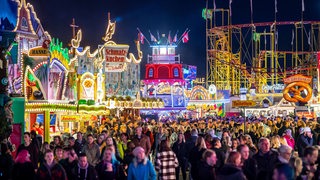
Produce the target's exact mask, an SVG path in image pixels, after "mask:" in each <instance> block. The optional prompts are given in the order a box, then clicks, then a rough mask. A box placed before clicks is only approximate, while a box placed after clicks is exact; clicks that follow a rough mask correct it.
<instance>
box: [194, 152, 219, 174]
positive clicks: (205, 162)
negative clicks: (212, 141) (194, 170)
mask: <svg viewBox="0 0 320 180" xmlns="http://www.w3.org/2000/svg"><path fill="white" fill-rule="evenodd" d="M216 162H217V156H216V153H215V152H214V151H213V150H211V149H207V150H206V151H205V152H203V154H202V161H200V163H199V170H198V178H199V180H202V179H210V180H215V179H216V173H215V170H214V166H215V164H216Z"/></svg>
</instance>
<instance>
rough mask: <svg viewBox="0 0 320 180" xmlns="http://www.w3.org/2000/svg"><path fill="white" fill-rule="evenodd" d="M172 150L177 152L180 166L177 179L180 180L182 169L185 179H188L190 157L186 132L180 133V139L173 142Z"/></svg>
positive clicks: (177, 170)
mask: <svg viewBox="0 0 320 180" xmlns="http://www.w3.org/2000/svg"><path fill="white" fill-rule="evenodd" d="M172 151H173V152H174V153H175V154H176V156H177V158H178V162H179V166H178V167H177V169H176V179H177V180H179V175H180V169H181V173H182V178H183V180H186V179H187V173H186V171H187V167H188V157H187V147H186V143H185V139H184V134H183V133H181V132H180V133H179V134H178V140H177V141H176V142H175V143H174V144H173V146H172Z"/></svg>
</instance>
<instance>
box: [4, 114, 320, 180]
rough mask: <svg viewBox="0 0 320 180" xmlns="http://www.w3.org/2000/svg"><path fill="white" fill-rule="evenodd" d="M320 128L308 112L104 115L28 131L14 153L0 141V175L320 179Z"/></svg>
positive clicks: (86, 178) (81, 178)
mask: <svg viewBox="0 0 320 180" xmlns="http://www.w3.org/2000/svg"><path fill="white" fill-rule="evenodd" d="M244 122H246V123H244ZM319 133H320V125H319V123H318V121H317V120H316V119H309V120H307V119H305V118H290V117H281V118H280V117H271V118H253V119H247V121H244V119H243V118H241V117H232V118H221V117H211V118H205V119H198V120H193V121H191V120H181V121H167V122H161V121H159V122H157V121H155V120H148V119H147V120H142V121H141V120H136V121H135V120H130V119H124V118H120V119H118V118H110V119H109V118H107V119H105V120H104V121H103V122H102V124H101V125H100V126H88V127H87V129H86V131H85V132H80V131H79V132H76V133H74V134H62V135H61V136H54V138H53V141H52V142H42V138H41V135H39V134H37V133H36V131H34V130H33V131H31V132H30V133H29V132H25V133H24V141H23V144H21V145H20V146H19V147H18V148H17V152H16V154H17V155H16V157H12V155H11V149H10V148H9V147H8V144H7V143H1V155H0V179H12V180H16V179H31V180H32V179H46V180H49V179H54V180H58V179H63V180H65V179H69V180H78V179H79V180H91V179H108V180H113V179H119V180H122V179H128V180H149V179H150V180H156V179H159V180H166V179H183V180H186V179H192V180H204V179H208V180H211V179H212V180H214V179H219V180H220V179H221V180H228V179H230V180H236V179H239V180H242V179H248V180H255V179H258V180H264V179H266V180H269V179H274V180H292V179H320V174H319V172H320V167H318V162H319V161H320V159H319V156H318V152H319V150H320V148H319V146H318V145H319V142H320V141H319V139H320V136H319Z"/></svg>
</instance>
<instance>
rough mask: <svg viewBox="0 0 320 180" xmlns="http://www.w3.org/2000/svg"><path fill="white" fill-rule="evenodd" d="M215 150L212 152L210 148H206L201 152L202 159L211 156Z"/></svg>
mask: <svg viewBox="0 0 320 180" xmlns="http://www.w3.org/2000/svg"><path fill="white" fill-rule="evenodd" d="M215 153H216V152H214V151H213V150H211V149H207V150H205V151H204V152H203V153H202V159H203V160H204V161H205V160H206V159H207V158H209V157H211V156H212V154H215Z"/></svg>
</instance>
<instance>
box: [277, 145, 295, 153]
mask: <svg viewBox="0 0 320 180" xmlns="http://www.w3.org/2000/svg"><path fill="white" fill-rule="evenodd" d="M291 150H292V148H291V147H290V146H288V145H284V144H283V145H281V146H280V147H279V148H278V152H279V153H286V152H288V151H291Z"/></svg>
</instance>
